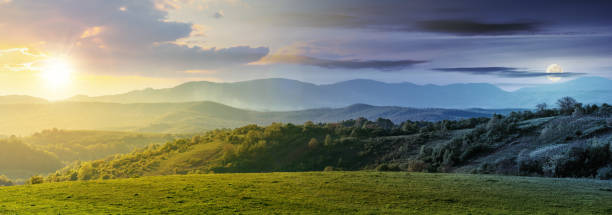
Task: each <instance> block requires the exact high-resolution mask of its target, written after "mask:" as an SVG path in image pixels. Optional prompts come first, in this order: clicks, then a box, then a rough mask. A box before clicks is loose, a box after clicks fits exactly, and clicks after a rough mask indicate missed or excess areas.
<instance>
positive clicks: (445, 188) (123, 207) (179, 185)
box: [0, 172, 612, 214]
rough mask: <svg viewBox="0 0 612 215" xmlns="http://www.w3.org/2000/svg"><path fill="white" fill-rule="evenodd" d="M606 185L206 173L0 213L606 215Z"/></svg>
mask: <svg viewBox="0 0 612 215" xmlns="http://www.w3.org/2000/svg"><path fill="white" fill-rule="evenodd" d="M611 186H612V183H610V182H603V181H594V180H572V179H550V178H529V177H503V176H483V175H463V174H428V173H381V172H306V173H265V174H261V173H260V174H207V175H184V176H162V177H143V178H136V179H121V180H99V181H88V182H63V183H47V184H39V185H28V186H16V187H0V202H2V206H0V213H1V214H15V213H20V214H21V213H27V214H29V213H32V214H80V213H83V212H84V211H86V212H87V213H88V214H143V213H152V214H208V213H214V214H216V213H220V214H237V213H244V214H289V213H290V214H295V213H298V214H352V213H358V214H415V213H416V214H467V213H470V214H609V213H610V212H611V211H612V206H610V204H609V203H610V202H611V201H612V192H611V190H610V187H611Z"/></svg>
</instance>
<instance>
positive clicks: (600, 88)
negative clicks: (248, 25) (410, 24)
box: [69, 77, 612, 110]
mask: <svg viewBox="0 0 612 215" xmlns="http://www.w3.org/2000/svg"><path fill="white" fill-rule="evenodd" d="M562 96H572V97H575V98H576V99H577V100H578V101H581V102H584V103H605V102H612V80H609V79H605V78H601V77H585V78H579V79H576V80H571V81H568V82H563V83H557V84H548V85H541V86H538V87H531V88H524V89H520V90H517V91H515V92H508V91H504V90H502V89H500V88H499V87H497V86H494V85H491V84H486V83H471V84H451V85H442V86H439V85H432V84H428V85H416V84H413V83H407V82H404V83H384V82H378V81H373V80H364V79H356V80H350V81H344V82H338V83H334V84H324V85H315V84H311V83H305V82H300V81H296V80H289V79H280V78H273V79H260V80H252V81H244V82H234V83H214V82H206V81H202V82H188V83H184V84H181V85H178V86H176V87H173V88H166V89H145V90H137V91H132V92H128V93H124V94H117V95H107V96H98V97H87V96H76V97H73V98H70V99H69V101H86V102H113V103H160V102H193V101H213V102H218V103H223V104H227V105H230V106H234V107H239V108H245V109H254V110H303V109H313V108H324V107H331V108H338V107H345V106H348V105H351V104H370V105H375V106H401V107H415V108H430V107H438V108H454V109H466V108H487V109H491V108H533V107H534V106H535V105H536V104H538V103H541V102H547V103H549V104H554V103H555V101H556V100H557V99H558V98H560V97H562Z"/></svg>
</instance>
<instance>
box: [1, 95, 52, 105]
mask: <svg viewBox="0 0 612 215" xmlns="http://www.w3.org/2000/svg"><path fill="white" fill-rule="evenodd" d="M48 102H49V101H47V100H45V99H41V98H36V97H32V96H23V95H7V96H0V104H42V103H48Z"/></svg>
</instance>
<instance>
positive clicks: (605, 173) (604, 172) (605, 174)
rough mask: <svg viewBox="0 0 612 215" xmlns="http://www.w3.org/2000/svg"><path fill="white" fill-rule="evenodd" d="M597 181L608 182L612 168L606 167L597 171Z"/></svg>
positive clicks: (611, 176) (611, 174) (611, 177)
mask: <svg viewBox="0 0 612 215" xmlns="http://www.w3.org/2000/svg"><path fill="white" fill-rule="evenodd" d="M596 177H597V179H601V180H610V179H612V166H606V167H603V168H600V169H598V170H597V176H596Z"/></svg>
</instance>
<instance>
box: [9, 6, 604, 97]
mask: <svg viewBox="0 0 612 215" xmlns="http://www.w3.org/2000/svg"><path fill="white" fill-rule="evenodd" d="M610 10H612V1H588V2H587V1H568V0H555V1H551V0H540V1H518V0H513V1H505V0H500V1H489V0H454V1H441V0H416V1H414V0H411V1H400V0H393V1H392V0H377V1H373V0H369V1H366V0H333V1H329V0H308V1H303V0H260V1H254V0H150V1H149V0H132V1H128V0H88V1H82V0H56V1H39V0H0V30H1V31H0V32H2V33H0V95H8V94H26V95H32V96H38V97H43V98H47V99H52V100H57V99H63V98H67V97H70V96H74V95H77V94H84V95H90V96H96V95H106V94H116V93H123V92H127V91H130V90H135V89H143V88H149V87H151V88H165V87H172V86H175V85H178V84H180V83H183V82H187V81H214V82H235V81H244V80H253V79H262V78H288V79H295V80H300V81H305V82H312V83H317V84H329V83H335V82H340V81H345V80H351V79H373V80H378V81H383V82H412V83H416V84H438V85H445V84H452V83H490V84H494V85H496V86H498V87H500V88H502V89H506V90H515V89H518V88H521V87H529V86H535V85H541V84H550V83H557V82H563V81H567V80H572V79H575V78H579V77H584V76H601V77H606V78H612V45H610V41H612V13H610ZM554 64H556V66H551V65H554ZM549 68H552V69H549ZM547 72H549V73H547Z"/></svg>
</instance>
